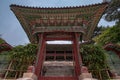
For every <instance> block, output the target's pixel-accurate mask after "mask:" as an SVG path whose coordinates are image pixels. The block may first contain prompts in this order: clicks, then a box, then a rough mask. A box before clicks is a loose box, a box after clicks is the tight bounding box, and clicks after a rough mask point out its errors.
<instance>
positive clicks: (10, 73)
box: [1, 69, 26, 79]
mask: <svg viewBox="0 0 120 80" xmlns="http://www.w3.org/2000/svg"><path fill="white" fill-rule="evenodd" d="M2 71H5V74H3V75H1V76H2V78H3V79H16V78H21V77H22V76H23V73H24V72H26V70H13V69H3V70H2Z"/></svg>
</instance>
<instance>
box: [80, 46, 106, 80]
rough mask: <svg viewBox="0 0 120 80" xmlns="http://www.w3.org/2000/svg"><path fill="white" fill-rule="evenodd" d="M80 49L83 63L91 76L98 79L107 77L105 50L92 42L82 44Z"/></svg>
mask: <svg viewBox="0 0 120 80" xmlns="http://www.w3.org/2000/svg"><path fill="white" fill-rule="evenodd" d="M80 51H81V54H82V60H83V65H84V66H87V67H88V69H89V71H90V72H92V75H93V77H94V78H97V79H100V80H102V79H103V80H105V79H107V78H108V75H107V73H106V71H105V69H106V68H107V64H106V56H105V51H104V50H103V49H102V48H101V47H100V46H98V45H94V44H90V45H83V46H82V47H81V50H80ZM101 64H102V65H101Z"/></svg>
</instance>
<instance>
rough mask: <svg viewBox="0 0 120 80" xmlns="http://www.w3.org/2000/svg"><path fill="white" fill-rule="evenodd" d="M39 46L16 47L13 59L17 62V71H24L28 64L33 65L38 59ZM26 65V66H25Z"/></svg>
mask: <svg viewBox="0 0 120 80" xmlns="http://www.w3.org/2000/svg"><path fill="white" fill-rule="evenodd" d="M36 49H37V46H36V45H35V44H28V45H26V46H22V45H19V46H16V47H14V48H13V50H12V51H11V58H12V59H13V61H15V62H16V65H17V66H16V65H15V67H14V68H15V69H22V70H24V69H25V68H24V67H25V66H26V64H27V65H32V64H33V62H34V60H35V58H36V51H37V50H36ZM24 65H25V66H24Z"/></svg>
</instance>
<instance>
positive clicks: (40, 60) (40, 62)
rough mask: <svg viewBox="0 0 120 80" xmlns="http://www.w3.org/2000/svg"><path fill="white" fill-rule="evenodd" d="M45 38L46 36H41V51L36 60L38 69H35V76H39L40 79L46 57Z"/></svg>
mask: <svg viewBox="0 0 120 80" xmlns="http://www.w3.org/2000/svg"><path fill="white" fill-rule="evenodd" d="M45 45H46V43H45V36H44V34H39V51H38V54H37V60H36V67H35V74H36V75H37V77H38V78H40V76H41V75H42V73H41V72H42V67H43V62H44V57H45V54H44V53H45V52H44V51H45Z"/></svg>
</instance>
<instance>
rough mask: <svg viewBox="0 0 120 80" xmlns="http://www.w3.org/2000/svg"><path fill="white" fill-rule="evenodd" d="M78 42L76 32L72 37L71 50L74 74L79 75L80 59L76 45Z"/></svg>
mask: <svg viewBox="0 0 120 80" xmlns="http://www.w3.org/2000/svg"><path fill="white" fill-rule="evenodd" d="M78 45H79V43H78V40H77V36H76V34H75V35H74V39H73V52H74V54H73V55H74V60H75V73H76V76H77V77H78V76H80V73H81V70H80V69H81V67H80V61H79V60H80V59H79V55H78V54H79V52H78V47H77V46H78Z"/></svg>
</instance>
